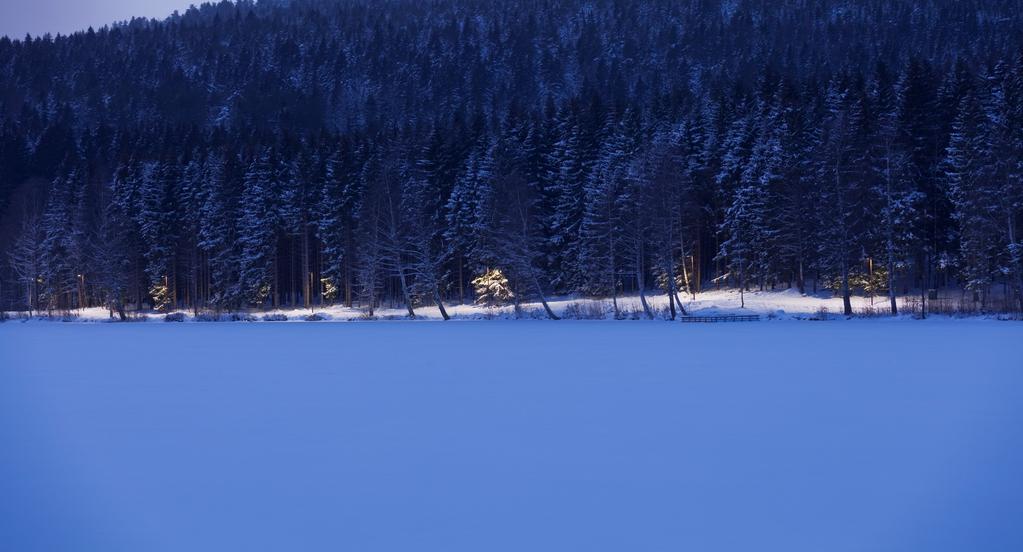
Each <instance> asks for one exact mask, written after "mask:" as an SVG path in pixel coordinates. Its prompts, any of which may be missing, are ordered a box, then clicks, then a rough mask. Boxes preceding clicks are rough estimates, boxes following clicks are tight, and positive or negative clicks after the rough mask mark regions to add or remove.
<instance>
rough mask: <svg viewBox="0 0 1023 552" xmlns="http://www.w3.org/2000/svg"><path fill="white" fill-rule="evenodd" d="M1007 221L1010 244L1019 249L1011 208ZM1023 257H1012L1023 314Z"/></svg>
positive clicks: (1018, 254) (1019, 302) (1017, 296)
mask: <svg viewBox="0 0 1023 552" xmlns="http://www.w3.org/2000/svg"><path fill="white" fill-rule="evenodd" d="M1006 221H1007V223H1008V225H1009V243H1010V244H1013V245H1015V246H1016V247H1019V245H1018V244H1016V221H1015V220H1014V219H1013V216H1012V210H1011V208H1010V210H1009V215H1008V216H1007V217H1006ZM1021 255H1023V253H1020V252H1019V251H1016V252H1015V253H1014V254H1013V255H1012V270H1013V272H1015V273H1016V303H1017V304H1018V305H1019V311H1020V312H1021V313H1023V266H1020V256H1021Z"/></svg>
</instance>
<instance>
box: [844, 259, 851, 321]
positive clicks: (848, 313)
mask: <svg viewBox="0 0 1023 552" xmlns="http://www.w3.org/2000/svg"><path fill="white" fill-rule="evenodd" d="M842 308H843V310H844V312H845V315H846V316H852V313H853V310H852V299H851V297H850V292H849V267H848V265H846V264H845V262H843V263H842Z"/></svg>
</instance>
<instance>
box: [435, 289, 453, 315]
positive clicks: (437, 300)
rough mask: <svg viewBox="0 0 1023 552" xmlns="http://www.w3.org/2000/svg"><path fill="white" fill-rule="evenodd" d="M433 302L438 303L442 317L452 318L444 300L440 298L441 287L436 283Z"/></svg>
mask: <svg viewBox="0 0 1023 552" xmlns="http://www.w3.org/2000/svg"><path fill="white" fill-rule="evenodd" d="M433 302H434V303H437V310H439V311H440V315H441V318H443V319H444V320H451V317H450V316H448V311H447V310H446V309H445V308H444V301H443V300H441V298H440V289H439V288H438V287H437V286H436V285H434V286H433Z"/></svg>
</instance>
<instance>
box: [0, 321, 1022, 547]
mask: <svg viewBox="0 0 1023 552" xmlns="http://www.w3.org/2000/svg"><path fill="white" fill-rule="evenodd" d="M1021 351H1023V324H1019V323H1012V322H996V321H980V320H966V321H949V320H932V321H925V322H914V321H907V320H902V321H841V322H763V323H753V324H721V325H706V326H703V325H680V324H669V323H665V322H569V321H561V322H541V321H536V322H525V321H491V322H452V323H416V322H388V323H353V324H272V323H261V324H243V323H241V324H227V323H225V324H60V323H26V324H21V323H6V324H0V542H2V543H5V544H0V548H3V549H5V550H17V551H29V550H102V551H118V550H130V551H135V550H147V551H162V550H167V551H180V550H218V551H223V550H344V551H353V552H372V551H401V552H406V551H444V552H452V551H465V552H470V551H471V552H482V551H486V552H492V551H509V552H523V551H531V552H536V551H558V552H562V551H587V552H591V551H629V552H638V551H673V552H677V551H682V550H693V551H717V550H736V551H751V550H758V551H759V550H782V551H786V552H791V551H803V550H806V551H831V552H834V551H846V550H847V551H857V552H859V551H864V550H870V551H888V550H890V551H918V550H926V551H941V550H956V551H958V550H962V551H985V552H993V551H1003V550H1004V551H1019V550H1023V521H1021V520H1023V358H1021Z"/></svg>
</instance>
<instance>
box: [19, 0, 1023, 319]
mask: <svg viewBox="0 0 1023 552" xmlns="http://www.w3.org/2000/svg"><path fill="white" fill-rule="evenodd" d="M811 4H812V6H811V5H810V4H805V3H803V2H796V1H794V2H779V3H761V2H752V1H737V2H733V3H726V4H721V3H718V2H698V1H693V2H688V3H686V2H679V3H662V2H656V1H650V2H618V1H612V0H606V1H597V2H581V1H576V0H566V1H562V2H540V1H522V2H509V3H507V4H502V5H500V6H487V5H475V4H474V3H470V2H460V1H449V2H441V1H437V2H434V3H427V4H418V3H410V2H403V1H390V2H384V3H379V4H370V3H364V2H324V1H317V2H314V1H307V2H289V3H279V2H261V3H259V4H251V3H245V2H240V3H237V4H232V3H226V2H225V3H221V4H217V5H204V6H202V7H200V8H194V9H191V10H189V11H188V12H186V13H185V14H181V15H176V16H174V17H172V18H170V19H168V20H166V21H162V22H154V21H137V20H136V21H132V22H130V23H127V24H122V25H117V26H113V27H110V28H105V29H101V30H99V31H94V30H89V31H87V32H83V33H78V34H75V35H72V36H70V37H57V38H53V37H42V38H32V37H26V38H25V39H23V40H9V39H0V77H2V78H0V91H2V92H4V93H3V94H0V107H2V110H0V113H2V115H0V192H2V193H0V212H2V213H3V220H0V254H3V255H4V256H5V258H6V261H7V262H6V263H4V265H5V266H4V267H3V269H2V270H0V286H2V287H0V303H2V304H3V305H5V306H6V308H9V309H32V310H47V309H49V310H53V309H74V308H81V307H86V306H99V305H102V306H107V307H109V308H110V309H111V310H112V311H115V312H119V313H121V315H122V316H124V313H125V312H126V311H127V310H130V309H136V308H142V307H143V306H150V307H152V308H156V309H161V310H171V309H179V308H190V309H195V310H207V309H209V310H217V311H229V310H237V309H242V308H276V307H295V306H302V307H310V308H312V307H315V306H317V305H324V304H335V303H342V304H345V305H349V306H361V307H362V308H365V309H367V310H368V311H369V313H370V314H372V313H373V311H374V309H375V308H377V307H378V306H380V305H381V304H392V305H402V306H403V307H404V308H406V309H407V311H408V313H409V315H410V316H415V312H416V309H417V308H419V307H421V306H424V305H437V306H439V307H440V309H441V312H442V314H443V315H444V316H445V317H447V314H446V312H445V311H444V305H445V304H451V303H464V302H471V301H474V300H477V299H481V297H480V296H481V295H486V294H487V292H486V291H485V289H486V286H487V285H490V284H493V283H494V282H500V285H501V286H504V287H507V293H506V294H504V295H503V296H502V297H503V300H507V301H522V300H538V301H540V302H541V304H542V305H543V306H544V307H545V309H546V312H547V314H548V315H549V316H551V317H555V314H554V312H553V311H552V310H551V309H550V308H549V307H548V306H547V302H546V299H547V297H549V296H550V295H553V294H557V295H565V294H576V295H586V296H599V297H608V298H610V299H611V300H612V303H613V304H614V305H615V308H616V309H617V307H618V301H617V298H618V296H619V295H621V294H638V295H639V296H640V298H641V303H642V305H643V308H644V311H645V312H646V313H647V315H648V316H649V315H652V313H651V309H650V307H649V305H648V303H647V301H646V298H647V295H648V294H653V293H662V294H665V295H666V296H667V297H668V306H669V309H670V312H671V315H672V316H675V314H676V312H684V307H683V298H684V296H685V295H687V294H695V293H697V292H699V291H700V290H701V289H704V288H705V287H707V286H711V285H714V286H722V285H725V286H734V287H736V288H738V289H739V290H748V289H754V288H756V289H768V288H771V289H774V288H778V287H795V288H798V289H799V290H800V291H803V292H812V291H815V290H820V289H829V290H833V291H834V292H835V293H837V294H840V295H841V296H842V297H843V298H844V304H845V310H846V312H847V313H851V312H852V306H851V301H850V297H851V295H852V294H854V293H857V292H863V293H870V294H878V295H886V296H887V297H888V299H889V301H888V302H889V305H890V308H891V310H892V312H893V313H895V312H897V309H898V304H897V301H896V297H897V296H900V295H907V294H910V293H918V292H921V291H924V290H929V289H938V288H943V287H953V286H955V287H959V288H961V289H963V290H966V291H969V292H972V293H973V294H974V296H975V299H976V301H978V302H979V303H981V304H982V305H986V304H988V303H989V302H990V301H992V298H993V297H995V296H998V297H1001V298H1003V299H1009V300H1011V301H1013V302H1014V304H1015V305H1017V308H1020V309H1021V310H1023V293H1021V291H1023V266H1021V265H1023V238H1021V237H1020V236H1021V230H1023V222H1021V221H1020V220H1021V217H1023V180H1021V171H1023V164H1021V161H1023V159H1021V154H1023V56H1021V55H1020V52H1023V49H1020V48H1019V46H1020V44H1021V41H1020V28H1019V26H1018V24H1016V23H1015V18H1014V17H1011V15H1012V13H1013V12H1012V10H1013V4H1014V3H1012V2H929V3H923V4H920V3H916V5H915V7H914V6H911V5H909V4H903V3H900V2H894V3H893V2H880V1H878V2H873V1H871V2H862V3H858V4H857V6H858V7H855V8H853V7H850V6H849V5H848V4H845V3H839V2H814V3H811ZM910 4H912V3H910ZM963 17H965V21H967V23H965V24H964V23H961V21H962V19H957V18H963ZM1007 17H1008V19H1007ZM952 21H960V23H957V24H955V25H953V24H952V23H951V22H952ZM995 31H997V32H995ZM937 36H940V37H943V39H944V40H943V41H934V40H933V38H934V37H937ZM474 282H476V284H474ZM481 286H482V287H481ZM488 296H489V295H488Z"/></svg>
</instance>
